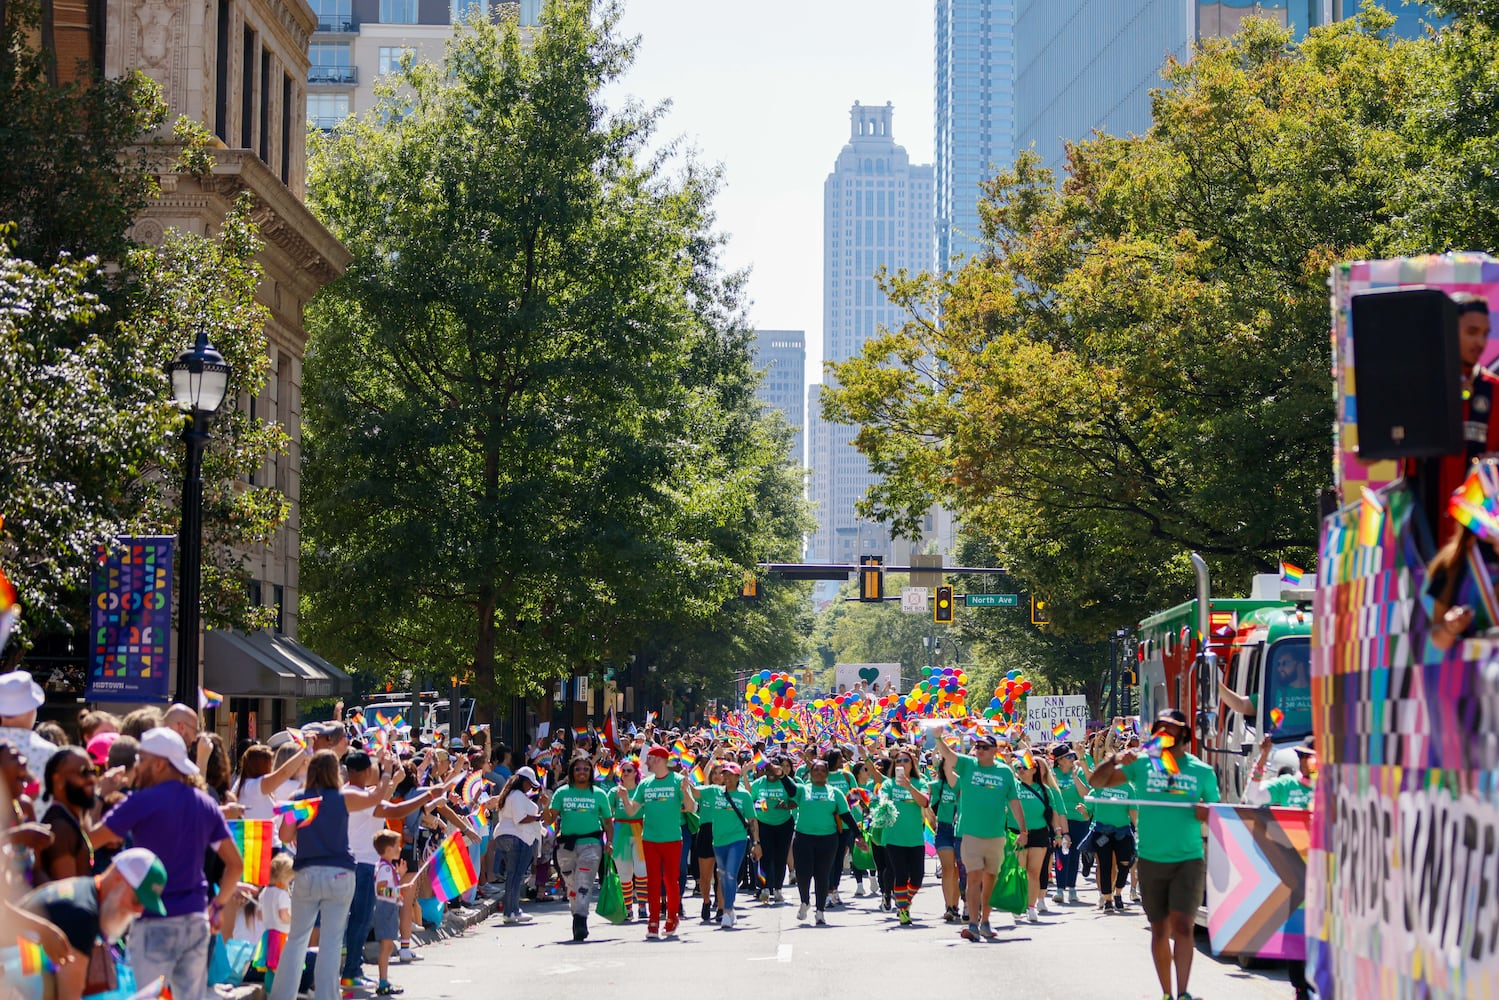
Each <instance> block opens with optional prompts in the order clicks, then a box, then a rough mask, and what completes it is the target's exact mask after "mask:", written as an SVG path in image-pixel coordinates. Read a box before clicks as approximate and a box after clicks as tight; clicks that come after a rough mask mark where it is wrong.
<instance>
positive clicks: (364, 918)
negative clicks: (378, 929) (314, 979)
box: [343, 865, 375, 979]
mask: <svg viewBox="0 0 1499 1000" xmlns="http://www.w3.org/2000/svg"><path fill="white" fill-rule="evenodd" d="M373 926H375V866H374V865H355V866H354V905H353V907H351V908H350V910H349V929H348V931H347V932H346V933H345V934H344V971H343V977H344V978H345V979H353V978H354V977H355V976H357V975H359V974H360V973H362V972H363V971H364V943H365V941H367V940H368V939H369V936H370V928H371V927H373Z"/></svg>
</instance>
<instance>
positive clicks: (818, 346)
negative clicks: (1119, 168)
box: [608, 0, 933, 382]
mask: <svg viewBox="0 0 1499 1000" xmlns="http://www.w3.org/2000/svg"><path fill="white" fill-rule="evenodd" d="M621 31H622V32H623V33H624V34H625V35H638V36H639V37H640V49H639V52H638V54H637V58H636V62H635V65H634V66H632V67H631V69H630V70H629V72H628V73H627V74H626V75H625V77H624V78H623V80H621V81H619V83H618V84H616V86H615V87H614V88H612V89H611V91H610V92H609V95H608V100H609V101H610V103H611V104H613V103H615V102H617V101H619V100H620V99H622V98H623V97H625V96H630V97H634V98H636V99H638V100H641V101H644V102H646V103H648V104H655V103H657V102H660V101H664V100H669V101H670V102H671V105H672V106H671V109H670V110H669V111H668V113H667V114H666V116H665V118H664V120H663V121H662V126H661V131H660V138H661V139H663V140H673V139H680V140H683V141H684V142H685V144H686V145H687V146H689V147H690V148H692V149H694V150H695V151H696V154H697V156H698V158H699V159H700V160H701V161H702V162H704V163H710V164H718V165H719V166H721V167H722V168H723V170H724V184H723V189H722V191H721V193H720V194H719V197H718V201H717V209H718V224H719V228H720V229H721V230H723V231H724V232H725V233H727V234H728V235H729V237H730V239H729V244H728V247H727V249H726V252H725V264H726V265H727V266H728V267H729V268H731V269H735V270H737V269H740V268H748V269H749V271H750V278H749V298H750V300H751V303H750V319H751V321H752V322H753V323H754V325H755V326H756V327H757V328H760V329H775V330H805V331H806V332H807V381H808V382H817V381H820V379H821V373H822V185H823V181H824V180H825V179H826V178H827V175H828V173H829V172H830V171H831V170H832V168H833V161H834V160H835V159H836V158H837V156H838V151H839V150H840V149H842V148H843V145H844V143H845V142H847V141H848V135H849V131H848V128H849V123H848V111H849V108H850V107H852V106H853V103H854V101H861V102H863V103H864V104H884V103H885V102H886V101H891V102H893V103H894V104H895V140H896V141H897V142H899V143H900V144H901V145H903V146H905V147H906V149H907V151H908V152H909V153H910V154H911V160H912V162H913V163H931V162H932V144H933V138H932V133H933V128H932V116H933V110H932V105H933V96H932V3H931V0H758V2H743V0H625V7H624V18H623V21H622V24H621Z"/></svg>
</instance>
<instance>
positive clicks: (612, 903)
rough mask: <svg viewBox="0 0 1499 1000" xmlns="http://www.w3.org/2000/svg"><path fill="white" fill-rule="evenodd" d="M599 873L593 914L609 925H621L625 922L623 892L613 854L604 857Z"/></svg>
mask: <svg viewBox="0 0 1499 1000" xmlns="http://www.w3.org/2000/svg"><path fill="white" fill-rule="evenodd" d="M599 872H600V875H601V876H602V879H601V882H600V884H599V901H598V903H597V904H596V905H595V906H594V908H593V912H595V913H597V914H598V915H599V916H600V917H603V918H604V919H605V920H607V921H609V922H610V923H611V924H622V923H624V922H625V891H624V887H623V886H621V885H620V883H619V872H618V871H616V870H615V868H614V855H613V854H605V855H604V861H603V863H602V864H601V865H600V866H599Z"/></svg>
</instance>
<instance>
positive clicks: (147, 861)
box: [114, 733, 176, 917]
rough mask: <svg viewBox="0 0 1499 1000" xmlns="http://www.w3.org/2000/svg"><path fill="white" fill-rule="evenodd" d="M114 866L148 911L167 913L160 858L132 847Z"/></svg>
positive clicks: (118, 856) (165, 876)
mask: <svg viewBox="0 0 1499 1000" xmlns="http://www.w3.org/2000/svg"><path fill="white" fill-rule="evenodd" d="M147 735H149V734H147ZM173 735H176V734H175V733H174V734H173ZM114 866H115V871H117V872H119V873H120V875H121V876H122V877H123V878H124V879H125V881H126V882H127V883H129V885H130V888H132V889H134V890H135V898H136V899H138V900H140V901H141V905H142V906H144V907H145V908H146V912H147V913H154V914H155V915H156V916H158V917H164V916H166V915H167V907H166V904H165V903H163V902H162V901H161V890H162V889H164V888H166V884H167V870H166V868H165V867H163V866H162V863H161V859H160V858H158V857H157V856H156V855H155V854H152V853H151V852H150V851H148V850H146V849H145V848H144V847H132V848H130V849H129V850H126V851H121V852H120V853H119V854H116V855H115V859H114Z"/></svg>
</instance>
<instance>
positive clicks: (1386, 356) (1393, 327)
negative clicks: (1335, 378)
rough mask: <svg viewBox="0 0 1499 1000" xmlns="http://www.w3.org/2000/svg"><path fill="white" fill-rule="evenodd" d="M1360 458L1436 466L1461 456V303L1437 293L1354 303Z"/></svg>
mask: <svg viewBox="0 0 1499 1000" xmlns="http://www.w3.org/2000/svg"><path fill="white" fill-rule="evenodd" d="M1352 314H1353V359H1354V370H1353V383H1354V385H1353V388H1354V396H1355V406H1356V407H1357V411H1358V457H1359V459H1360V460H1361V461H1364V462H1373V461H1377V460H1379V459H1384V458H1432V457H1435V456H1438V455H1456V454H1459V453H1461V452H1462V450H1463V408H1462V372H1461V366H1462V359H1461V357H1460V356H1459V354H1458V344H1457V303H1455V302H1453V301H1452V299H1451V298H1449V297H1448V295H1447V293H1446V292H1444V291H1441V290H1440V289H1437V288H1402V289H1399V290H1396V291H1389V292H1366V293H1364V294H1362V295H1355V296H1354V297H1353V306H1352Z"/></svg>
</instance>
